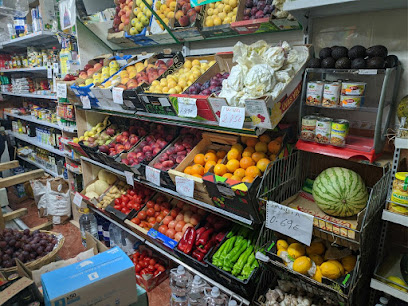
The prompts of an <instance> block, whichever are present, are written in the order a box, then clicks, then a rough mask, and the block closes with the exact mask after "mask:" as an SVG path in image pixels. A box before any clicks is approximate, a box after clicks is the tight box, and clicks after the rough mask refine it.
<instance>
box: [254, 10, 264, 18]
mask: <svg viewBox="0 0 408 306" xmlns="http://www.w3.org/2000/svg"><path fill="white" fill-rule="evenodd" d="M263 16H264V13H263V11H258V12H256V14H255V18H257V19H258V18H263Z"/></svg>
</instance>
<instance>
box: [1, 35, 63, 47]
mask: <svg viewBox="0 0 408 306" xmlns="http://www.w3.org/2000/svg"><path fill="white" fill-rule="evenodd" d="M38 45H41V46H44V45H55V46H56V45H58V40H57V36H56V35H55V33H53V32H51V31H39V32H35V33H32V34H28V35H25V36H21V37H18V38H15V39H10V40H9V41H6V42H3V43H2V44H0V49H2V48H3V49H4V48H7V49H9V48H13V49H18V48H25V47H32V46H38Z"/></svg>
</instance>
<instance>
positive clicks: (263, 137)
mask: <svg viewBox="0 0 408 306" xmlns="http://www.w3.org/2000/svg"><path fill="white" fill-rule="evenodd" d="M271 140H272V139H271V137H270V136H269V135H268V134H263V135H261V136H259V141H261V142H264V143H269V142H270V141H271Z"/></svg>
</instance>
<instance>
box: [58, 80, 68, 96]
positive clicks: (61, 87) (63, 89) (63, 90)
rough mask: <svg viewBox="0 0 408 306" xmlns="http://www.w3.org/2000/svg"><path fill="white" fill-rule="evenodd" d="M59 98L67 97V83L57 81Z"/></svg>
mask: <svg viewBox="0 0 408 306" xmlns="http://www.w3.org/2000/svg"><path fill="white" fill-rule="evenodd" d="M57 98H63V99H66V98H67V84H65V83H57Z"/></svg>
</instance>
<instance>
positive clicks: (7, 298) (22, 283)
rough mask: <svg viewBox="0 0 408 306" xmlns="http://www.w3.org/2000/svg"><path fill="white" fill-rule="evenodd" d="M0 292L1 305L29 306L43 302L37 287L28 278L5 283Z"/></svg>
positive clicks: (0, 287)
mask: <svg viewBox="0 0 408 306" xmlns="http://www.w3.org/2000/svg"><path fill="white" fill-rule="evenodd" d="M0 291H1V294H0V305H5V306H7V305H28V304H30V303H32V302H38V301H42V298H41V294H40V292H39V291H38V288H37V286H36V285H35V284H34V282H33V281H32V280H31V279H29V278H27V277H22V278H20V279H18V280H16V281H14V282H6V283H4V284H3V285H2V286H0Z"/></svg>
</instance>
